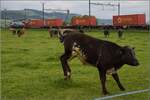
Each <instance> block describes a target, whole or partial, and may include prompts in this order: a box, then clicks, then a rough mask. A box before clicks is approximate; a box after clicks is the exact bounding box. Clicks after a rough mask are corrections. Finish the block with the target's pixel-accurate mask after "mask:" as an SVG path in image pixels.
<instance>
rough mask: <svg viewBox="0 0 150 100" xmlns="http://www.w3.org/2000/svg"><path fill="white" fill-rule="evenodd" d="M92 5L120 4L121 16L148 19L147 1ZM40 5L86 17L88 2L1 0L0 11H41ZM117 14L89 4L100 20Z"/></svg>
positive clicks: (149, 3)
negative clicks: (138, 16)
mask: <svg viewBox="0 0 150 100" xmlns="http://www.w3.org/2000/svg"><path fill="white" fill-rule="evenodd" d="M91 2H92V3H104V4H108V3H111V4H115V5H117V4H118V3H120V7H121V15H126V14H137V13H139V14H143V13H144V14H146V20H147V21H148V20H149V19H150V17H149V16H150V13H149V12H150V11H149V6H150V1H149V0H119V1H118V0H91ZM42 3H44V4H45V9H49V8H51V9H64V10H66V9H69V10H70V12H71V13H77V14H81V15H88V12H89V9H88V6H89V5H88V0H72V1H71V0H65V1H63V0H60V1H59V0H55V1H54V0H49V1H48V0H22V1H19V0H2V1H1V9H9V10H20V9H25V8H29V9H37V10H42ZM117 14H118V9H117V7H109V6H104V7H103V6H98V5H93V4H91V15H93V16H96V17H97V18H100V19H112V16H113V15H117Z"/></svg>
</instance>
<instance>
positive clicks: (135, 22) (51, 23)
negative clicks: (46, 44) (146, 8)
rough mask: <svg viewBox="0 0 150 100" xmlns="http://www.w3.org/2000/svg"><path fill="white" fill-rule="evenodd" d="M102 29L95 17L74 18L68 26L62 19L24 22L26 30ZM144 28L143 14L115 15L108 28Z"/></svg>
mask: <svg viewBox="0 0 150 100" xmlns="http://www.w3.org/2000/svg"><path fill="white" fill-rule="evenodd" d="M89 26H90V27H96V28H99V27H103V25H97V20H96V17H95V16H86V15H85V16H74V17H72V19H71V22H70V23H69V24H67V25H66V24H65V22H64V21H63V20H62V19H59V18H57V19H45V20H42V19H30V20H27V21H25V22H24V27H26V28H43V27H45V28H48V27H67V28H69V27H70V28H72V27H89ZM118 26H121V27H124V26H126V27H137V26H138V27H145V26H146V17H145V14H132V15H119V16H118V15H117V16H113V25H109V26H108V27H110V28H114V27H118Z"/></svg>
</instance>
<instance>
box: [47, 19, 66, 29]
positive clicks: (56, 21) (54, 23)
mask: <svg viewBox="0 0 150 100" xmlns="http://www.w3.org/2000/svg"><path fill="white" fill-rule="evenodd" d="M63 23H64V21H63V20H62V19H45V25H46V26H48V27H49V26H55V27H59V26H63Z"/></svg>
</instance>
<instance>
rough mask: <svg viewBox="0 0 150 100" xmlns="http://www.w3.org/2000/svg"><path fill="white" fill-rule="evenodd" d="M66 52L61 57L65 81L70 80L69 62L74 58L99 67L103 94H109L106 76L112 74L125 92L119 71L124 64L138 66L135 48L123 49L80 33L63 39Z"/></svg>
mask: <svg viewBox="0 0 150 100" xmlns="http://www.w3.org/2000/svg"><path fill="white" fill-rule="evenodd" d="M63 44H64V49H65V52H64V54H63V55H62V56H61V57H60V60H61V64H62V67H63V72H64V79H70V77H71V69H70V67H69V65H68V60H69V59H72V58H74V57H79V59H80V60H81V61H82V62H83V63H84V64H85V63H88V64H90V65H93V66H95V67H97V69H98V71H99V76H100V80H101V84H102V92H103V94H108V92H107V89H106V87H105V81H106V74H112V76H113V78H114V80H115V81H116V82H117V84H118V86H119V88H120V89H121V90H125V89H124V87H123V86H122V84H121V83H120V81H119V77H118V74H117V70H118V69H119V68H121V67H122V66H123V65H124V64H128V65H132V66H137V65H139V62H138V60H137V59H136V57H135V52H134V49H133V48H130V47H128V46H124V47H121V46H119V45H117V44H115V43H112V42H109V41H104V40H100V39H96V38H93V37H91V36H88V35H85V34H81V33H79V32H75V33H73V32H72V33H70V34H68V35H66V36H65V37H64V38H63Z"/></svg>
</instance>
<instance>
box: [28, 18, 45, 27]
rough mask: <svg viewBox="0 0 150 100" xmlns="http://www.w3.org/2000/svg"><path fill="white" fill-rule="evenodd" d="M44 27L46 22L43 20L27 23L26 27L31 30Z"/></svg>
mask: <svg viewBox="0 0 150 100" xmlns="http://www.w3.org/2000/svg"><path fill="white" fill-rule="evenodd" d="M43 26H44V22H43V20H41V19H32V20H29V21H28V22H27V23H26V27H29V28H40V27H43Z"/></svg>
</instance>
